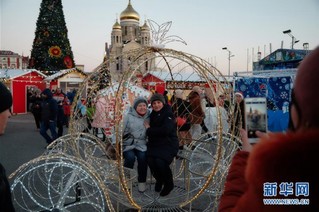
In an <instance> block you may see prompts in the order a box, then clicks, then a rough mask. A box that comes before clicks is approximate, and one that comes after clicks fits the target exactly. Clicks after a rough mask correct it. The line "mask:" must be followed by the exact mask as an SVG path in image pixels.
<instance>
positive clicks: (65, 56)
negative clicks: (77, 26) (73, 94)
mask: <svg viewBox="0 0 319 212" xmlns="http://www.w3.org/2000/svg"><path fill="white" fill-rule="evenodd" d="M73 67H74V59H73V53H72V50H71V46H70V42H69V39H68V29H67V27H66V24H65V20H64V14H63V7H62V2H61V0H42V3H41V7H40V14H39V17H38V21H37V26H36V31H35V38H34V41H33V46H32V51H31V57H30V62H29V68H35V69H37V70H39V71H41V72H42V73H44V74H47V75H51V74H54V73H56V72H59V71H60V70H63V69H69V68H73Z"/></svg>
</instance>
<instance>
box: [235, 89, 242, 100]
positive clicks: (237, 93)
mask: <svg viewBox="0 0 319 212" xmlns="http://www.w3.org/2000/svg"><path fill="white" fill-rule="evenodd" d="M236 95H238V96H240V97H241V98H242V99H244V94H243V93H242V92H240V91H237V92H236V93H235V96H236Z"/></svg>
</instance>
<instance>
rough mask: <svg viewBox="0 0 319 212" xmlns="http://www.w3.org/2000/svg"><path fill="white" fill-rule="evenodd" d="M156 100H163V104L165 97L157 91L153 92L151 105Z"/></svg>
mask: <svg viewBox="0 0 319 212" xmlns="http://www.w3.org/2000/svg"><path fill="white" fill-rule="evenodd" d="M156 100H158V101H161V102H163V104H164V105H165V99H164V96H163V95H162V94H159V93H155V94H153V96H152V97H151V105H152V104H153V102H154V101H156Z"/></svg>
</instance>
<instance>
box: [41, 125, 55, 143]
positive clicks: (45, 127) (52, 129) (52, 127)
mask: <svg viewBox="0 0 319 212" xmlns="http://www.w3.org/2000/svg"><path fill="white" fill-rule="evenodd" d="M47 130H50V132H51V136H52V138H51V137H50V136H49V135H48V133H47ZM40 134H41V135H42V136H43V137H44V138H45V140H46V142H47V144H50V143H52V141H54V140H55V139H57V138H58V134H57V132H56V122H55V121H53V122H43V121H41V122H40Z"/></svg>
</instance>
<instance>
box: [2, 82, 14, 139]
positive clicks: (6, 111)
mask: <svg viewBox="0 0 319 212" xmlns="http://www.w3.org/2000/svg"><path fill="white" fill-rule="evenodd" d="M11 106H12V95H11V92H10V91H9V90H8V89H7V87H6V86H5V85H4V84H2V82H0V136H1V135H3V134H4V132H5V129H6V127H7V122H8V119H9V117H10V116H11V112H10V108H11Z"/></svg>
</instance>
